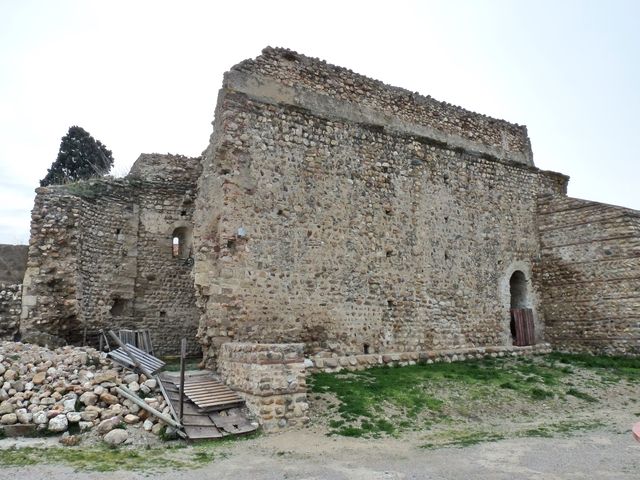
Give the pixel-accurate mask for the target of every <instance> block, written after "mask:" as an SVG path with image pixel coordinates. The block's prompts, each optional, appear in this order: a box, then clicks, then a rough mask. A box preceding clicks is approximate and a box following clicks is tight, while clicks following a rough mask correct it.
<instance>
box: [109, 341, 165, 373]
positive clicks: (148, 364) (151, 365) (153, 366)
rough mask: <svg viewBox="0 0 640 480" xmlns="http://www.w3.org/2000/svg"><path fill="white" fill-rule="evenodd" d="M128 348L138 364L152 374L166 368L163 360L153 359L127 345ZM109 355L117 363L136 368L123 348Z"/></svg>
mask: <svg viewBox="0 0 640 480" xmlns="http://www.w3.org/2000/svg"><path fill="white" fill-rule="evenodd" d="M127 348H128V349H129V351H130V352H131V354H132V355H133V356H134V357H135V358H136V360H137V361H138V363H140V364H141V365H142V367H143V368H145V369H147V370H149V371H150V372H151V373H155V372H157V371H158V370H160V369H161V368H162V367H164V366H165V363H164V362H163V361H162V360H159V359H157V358H155V357H152V356H151V355H149V354H147V353H145V352H144V351H142V350H140V349H139V348H136V347H135V346H133V345H129V344H127ZM107 355H108V356H109V357H111V358H112V359H114V360H115V361H116V362H118V363H120V364H121V365H124V366H126V367H128V368H132V367H133V366H134V363H133V362H132V361H131V358H129V355H127V354H126V352H124V351H123V350H122V349H121V348H117V349H115V350H112V351H111V352H109V353H108V354H107Z"/></svg>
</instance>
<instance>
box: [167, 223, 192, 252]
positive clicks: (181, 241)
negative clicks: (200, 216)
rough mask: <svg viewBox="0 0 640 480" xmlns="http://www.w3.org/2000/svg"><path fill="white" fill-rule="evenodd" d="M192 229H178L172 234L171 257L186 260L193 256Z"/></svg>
mask: <svg viewBox="0 0 640 480" xmlns="http://www.w3.org/2000/svg"><path fill="white" fill-rule="evenodd" d="M191 242H192V238H191V228H189V227H178V228H176V229H175V230H174V231H173V233H172V234H171V255H172V256H173V258H182V259H186V258H189V257H190V256H191Z"/></svg>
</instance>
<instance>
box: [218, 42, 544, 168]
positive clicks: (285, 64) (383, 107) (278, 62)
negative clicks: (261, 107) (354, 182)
mask: <svg viewBox="0 0 640 480" xmlns="http://www.w3.org/2000/svg"><path fill="white" fill-rule="evenodd" d="M226 81H227V82H233V83H235V84H236V85H238V86H240V85H242V87H241V89H242V90H243V91H244V92H245V93H247V94H251V92H252V91H254V90H255V88H256V87H257V86H259V89H260V96H262V97H269V99H270V100H271V101H273V102H274V103H275V102H281V101H282V100H283V99H284V98H286V101H287V102H290V103H292V105H294V106H302V107H303V108H306V107H308V106H309V105H312V109H313V110H314V111H316V112H322V113H323V114H326V115H329V116H347V117H350V116H353V115H355V116H366V117H368V118H369V122H370V123H376V124H379V125H382V126H384V127H385V128H387V129H394V130H398V131H402V132H409V133H413V134H417V135H420V136H428V137H431V138H435V139H438V140H440V141H444V142H448V143H457V144H458V146H462V147H464V148H466V149H470V148H472V149H474V150H477V151H482V152H483V153H489V154H492V155H493V156H496V157H498V158H504V159H506V158H508V159H510V160H511V161H518V162H521V163H524V164H526V165H533V154H532V153H531V143H530V141H529V137H528V135H527V128H526V127H525V126H521V125H516V124H512V123H509V122H505V121H504V120H499V119H495V118H491V117H487V116H486V115H482V114H478V113H475V112H471V111H469V110H465V109H464V108H461V107H457V106H455V105H451V104H449V103H446V102H439V101H437V100H435V99H433V98H431V97H430V96H426V97H424V96H422V95H420V94H419V93H417V92H410V91H408V90H405V89H403V88H398V87H391V86H389V85H385V84H384V83H382V82H380V81H378V80H374V79H371V78H367V77H365V76H363V75H358V74H356V73H354V72H352V71H351V70H348V69H346V68H342V67H337V66H335V65H330V64H328V63H326V62H324V61H321V60H318V59H315V58H309V57H306V56H304V55H300V54H298V53H296V52H293V51H291V50H287V49H282V48H265V49H264V50H263V51H262V55H260V56H259V57H258V58H256V59H253V60H245V61H244V62H242V63H240V64H238V65H236V66H235V67H233V68H232V70H231V71H230V72H228V73H227V76H226ZM326 98H331V99H333V100H334V102H330V103H327V102H326V101H325V100H326Z"/></svg>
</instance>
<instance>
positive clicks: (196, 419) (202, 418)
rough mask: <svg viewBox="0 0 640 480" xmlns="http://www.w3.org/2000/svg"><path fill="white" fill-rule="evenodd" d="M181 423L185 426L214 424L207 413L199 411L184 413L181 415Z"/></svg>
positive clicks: (209, 425)
mask: <svg viewBox="0 0 640 480" xmlns="http://www.w3.org/2000/svg"><path fill="white" fill-rule="evenodd" d="M182 425H183V426H185V427H186V426H196V427H198V426H199V427H212V426H215V423H214V422H213V421H212V420H211V419H210V418H209V417H208V416H207V415H202V414H201V413H200V414H198V415H194V414H184V415H183V416H182Z"/></svg>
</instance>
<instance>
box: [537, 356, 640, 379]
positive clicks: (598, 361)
mask: <svg viewBox="0 0 640 480" xmlns="http://www.w3.org/2000/svg"><path fill="white" fill-rule="evenodd" d="M548 359H549V360H550V361H556V362H561V363H564V364H566V365H569V367H568V368H571V366H577V367H581V368H586V369H589V370H592V371H595V372H597V373H599V374H600V376H601V377H602V378H603V380H604V381H620V380H623V379H624V380H628V381H631V382H638V380H639V379H640V358H637V357H635V358H634V357H618V356H603V355H587V354H578V353H559V352H554V353H551V354H549V355H548Z"/></svg>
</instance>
